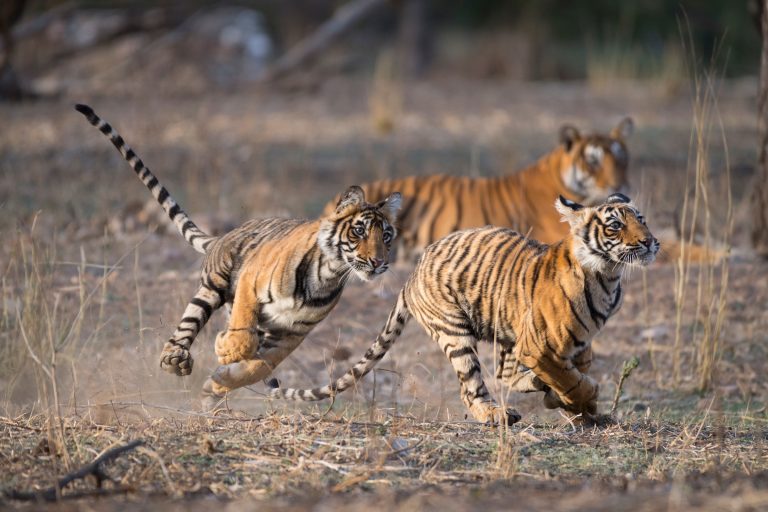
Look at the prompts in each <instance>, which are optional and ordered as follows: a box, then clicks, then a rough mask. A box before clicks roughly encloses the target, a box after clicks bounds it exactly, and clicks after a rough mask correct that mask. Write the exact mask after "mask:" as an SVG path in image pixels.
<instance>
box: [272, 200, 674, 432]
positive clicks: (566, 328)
mask: <svg viewBox="0 0 768 512" xmlns="http://www.w3.org/2000/svg"><path fill="white" fill-rule="evenodd" d="M555 207H556V209H557V211H558V212H559V213H560V215H561V216H562V218H563V220H565V221H567V223H568V225H569V226H570V231H569V234H568V235H567V236H566V237H565V239H563V240H561V241H560V242H557V243H555V244H552V245H543V244H540V243H538V242H536V241H534V240H530V239H528V238H526V237H524V236H522V235H520V234H519V233H516V232H514V231H512V230H510V229H507V228H498V227H492V226H489V227H484V228H477V229H468V230H464V231H458V232H456V233H453V234H451V235H449V236H447V237H445V238H443V239H441V240H439V241H437V242H436V243H434V244H432V245H430V246H429V247H428V248H427V249H426V251H425V252H424V254H423V255H422V257H421V259H420V261H419V262H418V264H417V265H416V268H415V270H414V272H413V274H412V275H411V277H410V278H409V279H408V281H407V282H406V284H405V286H404V288H403V289H402V291H401V292H400V294H399V295H398V298H397V303H396V304H395V307H394V309H392V312H391V313H390V314H389V319H388V320H387V322H386V324H385V325H384V329H383V330H382V332H381V334H379V336H378V337H377V338H376V342H375V343H374V344H373V346H371V348H369V349H368V351H367V352H366V353H365V355H364V356H363V358H362V359H361V360H360V361H359V362H358V363H357V364H355V366H353V367H352V368H351V369H350V370H349V371H348V372H347V373H346V374H345V375H343V376H342V377H340V378H339V379H337V380H336V381H334V382H333V383H331V384H330V385H328V386H325V387H321V388H316V389H307V390H301V389H274V390H272V391H271V396H272V397H275V398H288V399H293V400H307V401H311V400H320V399H323V398H328V397H332V396H334V395H336V394H337V393H340V392H342V391H344V390H345V389H347V388H349V387H350V386H352V385H353V384H354V383H355V382H357V381H358V380H359V379H360V378H361V377H362V376H363V375H365V374H366V373H368V372H369V371H370V370H371V369H372V368H373V367H374V366H375V365H376V363H377V362H378V361H379V360H381V358H382V357H384V354H386V352H387V351H388V350H389V348H390V347H391V346H392V345H393V344H394V343H395V341H396V340H397V338H398V337H399V336H400V334H401V332H402V329H403V327H404V326H405V324H406V322H407V321H408V319H409V318H410V317H411V316H414V317H415V318H416V320H417V321H418V322H419V323H420V324H421V325H422V327H424V329H425V330H426V331H427V332H428V333H429V334H430V336H431V337H432V338H433V339H434V340H435V341H437V343H438V344H439V345H440V348H441V349H442V350H443V352H444V353H445V355H446V356H448V359H449V360H450V362H451V364H452V365H453V368H454V370H455V371H456V375H457V376H458V378H459V383H460V385H461V399H462V401H463V402H464V404H465V405H466V406H467V408H469V410H470V412H471V413H472V415H473V416H474V417H475V418H476V419H477V420H479V421H483V422H487V421H492V422H498V421H506V422H507V423H509V424H511V423H514V422H515V421H517V420H519V419H520V416H519V415H518V414H517V413H516V412H515V411H513V410H511V409H508V410H505V411H504V410H502V409H501V408H500V407H499V406H498V405H497V404H496V402H495V401H494V400H493V398H492V397H491V395H490V393H489V392H488V388H487V387H486V385H485V382H484V381H483V375H482V372H481V368H480V361H479V360H478V356H477V341H478V340H485V341H488V342H491V343H494V342H495V343H498V345H499V348H500V355H499V360H498V368H499V371H498V372H497V377H498V378H501V379H502V380H503V381H505V382H506V383H507V384H508V385H509V386H510V387H511V388H512V389H514V390H515V391H522V392H531V391H545V392H546V394H545V398H544V403H545V405H546V406H547V407H549V408H556V407H562V408H564V409H566V410H568V411H570V412H573V413H583V414H584V415H585V416H586V417H589V416H591V415H594V414H596V412H597V397H598V389H599V388H598V384H597V383H596V382H595V381H594V380H593V379H592V378H591V377H589V376H588V375H587V371H588V370H589V367H590V363H591V361H592V349H591V342H592V339H593V338H594V337H595V335H596V334H597V333H598V332H599V331H600V329H601V328H602V327H603V326H604V325H605V323H606V321H607V320H608V318H610V317H611V316H612V315H613V314H615V313H616V311H618V309H619V307H620V306H621V302H622V288H621V278H622V276H623V275H624V272H625V270H626V269H627V267H629V266H632V265H642V266H645V265H648V264H650V263H651V262H652V261H653V260H654V259H655V257H656V254H657V253H658V251H659V243H658V241H657V240H656V238H654V236H653V235H652V234H651V232H650V230H649V229H648V227H647V226H646V224H645V220H644V218H643V216H642V215H641V214H640V212H639V210H638V209H637V207H636V206H634V205H633V204H632V203H631V202H630V200H629V198H628V197H626V196H625V195H623V194H613V195H611V196H610V197H608V199H607V201H606V202H604V203H603V204H601V205H599V206H596V207H586V206H582V205H580V204H578V203H575V202H573V201H569V200H568V199H565V198H564V197H562V196H561V197H559V198H558V199H557V200H556V202H555Z"/></svg>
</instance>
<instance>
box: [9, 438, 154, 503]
mask: <svg viewBox="0 0 768 512" xmlns="http://www.w3.org/2000/svg"><path fill="white" fill-rule="evenodd" d="M142 444H144V441H142V440H141V439H137V440H135V441H131V442H130V443H128V444H126V445H123V446H117V447H115V448H112V449H111V450H107V451H106V452H104V453H102V454H101V455H99V456H98V457H96V458H95V459H94V460H93V462H91V463H90V464H86V465H85V466H83V467H82V468H80V469H78V470H77V471H74V472H72V473H69V474H68V475H65V476H64V477H62V478H60V479H59V481H58V482H56V485H54V486H53V487H50V488H48V489H44V490H42V491H32V492H29V491H8V492H6V493H5V495H6V497H7V498H8V499H12V500H20V501H57V500H58V499H59V497H60V496H61V491H62V490H63V489H64V487H66V486H67V485H69V484H70V483H72V482H74V481H75V480H82V479H84V478H85V477H87V476H89V475H92V476H94V477H96V487H97V488H98V489H101V483H102V482H103V481H104V480H110V481H111V480H112V478H111V477H110V476H109V475H107V474H106V473H105V472H104V468H102V467H101V466H102V464H104V463H105V462H109V461H111V460H112V459H115V458H117V457H118V456H120V455H122V454H123V453H125V452H127V451H130V450H133V449H134V448H136V447H137V446H141V445H142ZM112 492H117V493H121V492H128V490H127V489H115V490H114V491H112V490H110V491H108V493H110V494H111V493H112ZM79 494H83V493H82V492H80V493H79ZM90 494H92V493H86V495H90ZM96 494H103V491H101V490H100V491H98V492H97V493H96Z"/></svg>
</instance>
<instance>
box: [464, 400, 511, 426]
mask: <svg viewBox="0 0 768 512" xmlns="http://www.w3.org/2000/svg"><path fill="white" fill-rule="evenodd" d="M471 411H472V415H473V416H474V417H475V419H476V420H478V421H480V422H483V423H485V424H487V425H507V426H511V425H514V424H515V423H517V422H518V421H520V420H521V419H523V417H522V416H521V415H520V413H519V412H517V411H516V410H515V409H512V408H511V407H510V408H506V409H503V408H501V407H499V406H498V405H495V404H493V405H491V404H486V403H483V404H475V405H474V406H473V407H472V408H471Z"/></svg>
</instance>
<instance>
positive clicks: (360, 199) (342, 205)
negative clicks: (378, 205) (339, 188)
mask: <svg viewBox="0 0 768 512" xmlns="http://www.w3.org/2000/svg"><path fill="white" fill-rule="evenodd" d="M362 204H365V192H363V189H361V188H360V187H358V186H357V185H352V186H351V187H349V188H348V189H347V190H346V192H344V194H342V196H341V199H339V202H338V203H336V213H341V212H343V211H344V210H346V209H347V208H349V207H350V206H360V205H362Z"/></svg>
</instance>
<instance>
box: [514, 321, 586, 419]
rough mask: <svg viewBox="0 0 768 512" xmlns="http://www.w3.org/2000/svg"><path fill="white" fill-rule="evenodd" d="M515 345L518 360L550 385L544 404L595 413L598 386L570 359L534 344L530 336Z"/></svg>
mask: <svg viewBox="0 0 768 512" xmlns="http://www.w3.org/2000/svg"><path fill="white" fill-rule="evenodd" d="M518 346H519V352H518V360H519V361H520V362H521V363H522V364H524V365H525V366H527V367H528V368H530V369H531V370H533V372H534V373H535V374H536V375H537V376H538V377H539V379H541V381H542V382H543V383H544V384H545V385H547V386H549V387H550V388H551V389H550V390H549V391H548V392H547V395H546V396H545V399H544V404H545V405H546V406H547V407H549V408H557V407H562V408H564V409H566V410H568V411H570V412H573V413H577V414H578V413H586V414H592V415H593V414H596V413H597V397H598V394H599V392H600V387H599V386H598V384H597V382H595V381H594V380H593V379H592V378H591V377H589V376H588V375H586V374H584V373H582V372H580V371H579V368H578V367H577V366H576V365H575V364H574V362H573V361H571V359H570V358H568V357H564V356H562V355H560V354H556V353H551V351H549V350H543V349H541V348H539V347H537V346H535V341H533V340H532V337H531V336H529V337H525V338H522V339H521V340H520V342H519V345H518Z"/></svg>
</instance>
